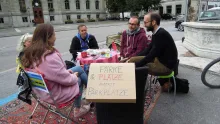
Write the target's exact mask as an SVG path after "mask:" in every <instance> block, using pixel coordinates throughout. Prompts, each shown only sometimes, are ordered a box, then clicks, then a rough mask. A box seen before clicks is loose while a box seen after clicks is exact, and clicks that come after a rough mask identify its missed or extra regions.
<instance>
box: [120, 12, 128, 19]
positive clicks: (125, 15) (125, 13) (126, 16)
mask: <svg viewBox="0 0 220 124" xmlns="http://www.w3.org/2000/svg"><path fill="white" fill-rule="evenodd" d="M130 17H131V12H124V18H125V19H130ZM120 19H123V16H122V13H120Z"/></svg>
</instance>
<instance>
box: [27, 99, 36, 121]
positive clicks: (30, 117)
mask: <svg viewBox="0 0 220 124" xmlns="http://www.w3.org/2000/svg"><path fill="white" fill-rule="evenodd" d="M37 106H38V102H37V104H36V106H35V107H34V110H33V112H32V113H31V115H30V116H29V119H32V117H33V114H34V112H35V110H36V109H37Z"/></svg>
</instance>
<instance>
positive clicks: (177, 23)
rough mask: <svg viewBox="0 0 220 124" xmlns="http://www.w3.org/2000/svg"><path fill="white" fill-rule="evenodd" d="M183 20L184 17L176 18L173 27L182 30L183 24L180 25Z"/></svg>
mask: <svg viewBox="0 0 220 124" xmlns="http://www.w3.org/2000/svg"><path fill="white" fill-rule="evenodd" d="M183 22H184V18H180V19H178V20H176V23H175V28H177V29H178V31H184V26H183V25H182V23H183Z"/></svg>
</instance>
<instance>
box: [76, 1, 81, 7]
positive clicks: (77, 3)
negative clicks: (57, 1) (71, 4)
mask: <svg viewBox="0 0 220 124" xmlns="http://www.w3.org/2000/svg"><path fill="white" fill-rule="evenodd" d="M76 9H80V2H79V0H76Z"/></svg>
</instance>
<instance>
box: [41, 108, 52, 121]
mask: <svg viewBox="0 0 220 124" xmlns="http://www.w3.org/2000/svg"><path fill="white" fill-rule="evenodd" d="M50 107H51V105H49V108H48V109H47V112H46V114H45V116H44V119H43V121H42V122H41V124H43V123H44V121H45V119H46V117H47V114H48V112H49V109H50Z"/></svg>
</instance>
